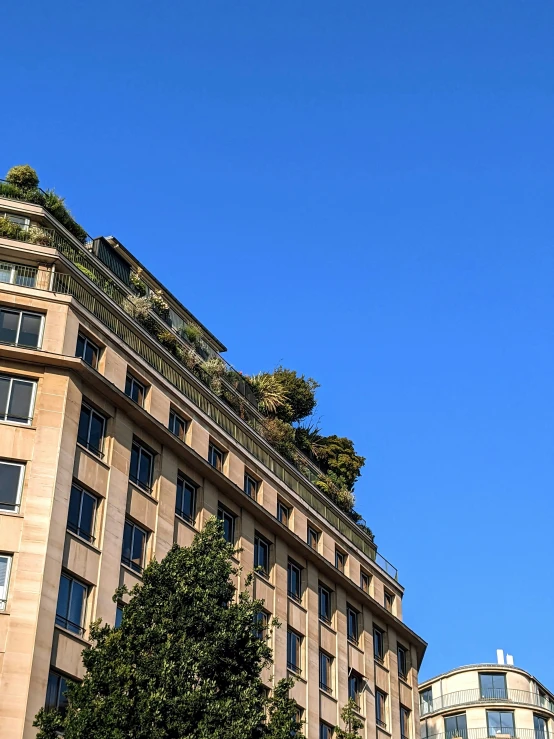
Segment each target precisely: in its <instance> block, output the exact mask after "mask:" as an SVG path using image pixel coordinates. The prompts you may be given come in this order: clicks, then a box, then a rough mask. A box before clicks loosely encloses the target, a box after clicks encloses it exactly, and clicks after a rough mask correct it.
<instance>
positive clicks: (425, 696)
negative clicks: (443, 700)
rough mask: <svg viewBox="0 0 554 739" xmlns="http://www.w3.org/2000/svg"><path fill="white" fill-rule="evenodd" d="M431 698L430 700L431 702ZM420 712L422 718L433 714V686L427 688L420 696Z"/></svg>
mask: <svg viewBox="0 0 554 739" xmlns="http://www.w3.org/2000/svg"><path fill="white" fill-rule="evenodd" d="M429 697H430V700H429ZM419 711H420V713H421V715H422V716H425V715H427V714H428V713H432V712H433V686H432V685H431V687H429V688H425V690H422V691H421V692H420V694H419Z"/></svg>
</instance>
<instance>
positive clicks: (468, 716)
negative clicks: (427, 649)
mask: <svg viewBox="0 0 554 739" xmlns="http://www.w3.org/2000/svg"><path fill="white" fill-rule="evenodd" d="M499 661H500V662H501V664H498V663H497V664H482V665H469V666H467V667H458V668H457V669H456V670H451V671H450V672H446V673H444V675H439V676H438V677H435V678H433V679H432V680H427V681H425V682H424V683H422V684H421V685H420V686H419V696H420V715H421V737H422V739H430V738H431V737H436V739H454V738H455V737H461V738H462V739H487V738H488V737H496V739H499V737H503V738H504V737H505V739H508V737H516V739H548V737H549V736H552V733H553V732H554V695H553V694H552V693H551V692H550V691H549V690H547V689H546V688H545V687H544V685H541V683H540V682H539V681H538V680H537V679H536V678H534V677H533V676H532V675H530V674H529V673H528V672H526V671H525V670H522V669H520V668H519V667H514V665H513V664H503V662H504V658H503V656H501V657H500V660H499ZM510 661H512V660H510Z"/></svg>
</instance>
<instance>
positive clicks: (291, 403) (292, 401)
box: [273, 367, 319, 423]
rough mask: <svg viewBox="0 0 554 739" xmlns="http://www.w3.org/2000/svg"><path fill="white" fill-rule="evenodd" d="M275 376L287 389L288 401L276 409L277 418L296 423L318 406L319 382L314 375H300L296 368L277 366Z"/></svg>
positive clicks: (285, 389)
mask: <svg viewBox="0 0 554 739" xmlns="http://www.w3.org/2000/svg"><path fill="white" fill-rule="evenodd" d="M273 376H274V377H275V378H276V379H277V380H278V382H279V383H280V384H281V386H282V387H283V389H284V391H285V395H286V401H285V402H284V403H283V404H282V405H281V406H279V407H278V408H277V409H276V415H277V418H280V419H281V420H282V421H286V422H287V423H296V422H297V421H301V420H302V419H303V418H306V416H309V415H310V414H311V413H312V411H313V410H314V408H315V406H316V402H317V401H316V398H315V391H316V390H317V388H318V387H319V383H318V382H316V381H315V380H314V379H313V378H312V377H305V376H304V375H298V374H297V373H296V371H295V370H289V369H286V368H285V367H277V369H276V370H275V371H274V372H273Z"/></svg>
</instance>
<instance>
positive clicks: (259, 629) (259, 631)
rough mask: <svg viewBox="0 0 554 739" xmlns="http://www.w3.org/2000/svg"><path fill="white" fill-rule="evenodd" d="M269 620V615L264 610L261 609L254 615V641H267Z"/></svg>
mask: <svg viewBox="0 0 554 739" xmlns="http://www.w3.org/2000/svg"><path fill="white" fill-rule="evenodd" d="M260 616H261V618H260ZM270 618H271V614H270V613H269V612H268V611H266V610H265V609H263V608H262V609H261V610H260V611H258V613H257V614H256V622H255V626H254V631H255V635H256V639H269V633H268V629H269V619H270ZM260 624H261V625H260Z"/></svg>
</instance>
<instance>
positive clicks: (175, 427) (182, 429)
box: [169, 411, 187, 441]
mask: <svg viewBox="0 0 554 739" xmlns="http://www.w3.org/2000/svg"><path fill="white" fill-rule="evenodd" d="M169 430H170V431H171V433H172V434H174V435H175V436H177V437H178V438H179V439H181V441H184V440H185V436H186V433H187V422H186V421H185V419H184V418H181V416H179V415H178V414H177V413H175V411H171V412H170V414H169Z"/></svg>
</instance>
